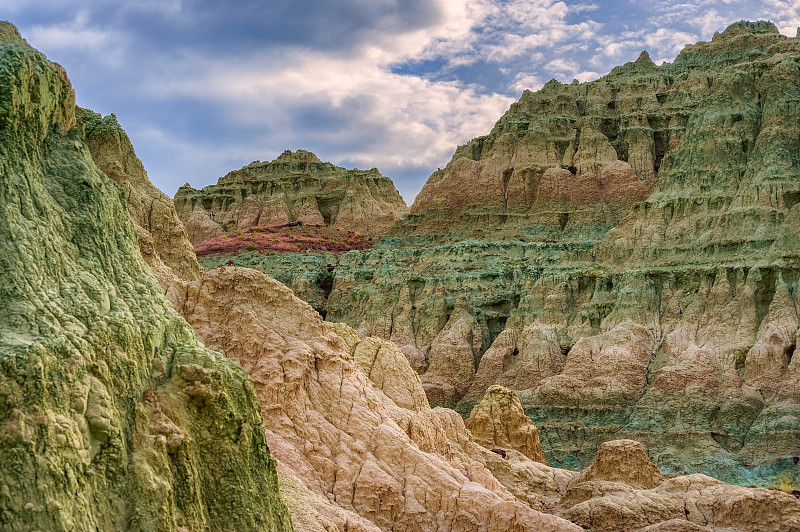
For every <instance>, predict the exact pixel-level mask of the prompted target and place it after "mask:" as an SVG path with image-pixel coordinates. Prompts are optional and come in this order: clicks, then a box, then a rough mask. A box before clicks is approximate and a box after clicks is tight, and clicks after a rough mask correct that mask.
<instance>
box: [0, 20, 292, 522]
mask: <svg viewBox="0 0 800 532" xmlns="http://www.w3.org/2000/svg"><path fill="white" fill-rule="evenodd" d="M75 112H76V108H75V101H74V94H73V92H72V88H71V86H70V83H69V80H68V79H67V76H66V74H65V72H64V70H63V69H62V68H61V67H60V66H59V65H56V64H54V63H50V62H49V61H47V59H46V58H45V57H44V56H43V55H42V54H40V53H38V52H36V51H35V50H33V49H32V48H30V47H29V46H28V44H27V43H26V42H25V41H24V40H22V38H21V37H20V36H19V33H18V32H17V30H16V29H15V28H14V27H13V26H12V25H10V24H9V23H7V22H0V301H2V304H0V463H2V464H3V467H2V468H0V528H2V529H3V530H170V531H172V530H201V529H211V530H223V529H230V528H236V529H242V530H245V529H246V530H292V524H291V522H290V521H289V517H288V514H287V511H286V508H285V506H284V505H283V502H282V501H281V499H280V497H279V494H278V480H277V476H276V470H275V461H274V459H273V458H272V457H271V455H270V453H269V450H268V448H267V445H266V441H265V438H264V428H263V422H262V420H261V418H260V416H259V415H258V413H259V407H258V403H257V402H256V400H255V396H254V393H253V387H252V383H251V380H250V379H249V378H248V377H247V375H246V374H245V373H244V372H243V371H242V370H241V368H240V367H239V366H237V365H236V364H234V363H232V362H231V361H229V360H227V359H225V358H224V357H222V356H220V355H219V354H218V353H215V352H213V351H211V350H209V349H207V348H206V347H204V346H203V345H202V344H201V343H200V342H199V341H198V340H197V339H196V337H195V336H194V333H193V332H192V330H191V328H190V327H189V326H188V325H187V323H186V322H185V321H184V320H183V319H182V318H181V317H180V316H179V315H178V314H177V313H176V312H175V311H174V310H173V309H172V307H171V305H170V304H169V303H168V302H167V300H166V299H165V298H164V297H163V296H162V294H161V290H160V288H159V286H158V284H157V283H156V282H155V280H154V279H153V276H152V275H151V273H150V271H149V269H148V267H147V265H146V264H145V263H144V261H143V260H142V258H141V255H140V253H139V249H138V247H137V245H136V234H137V232H136V231H137V228H135V227H134V224H133V223H132V222H131V218H130V216H129V215H128V213H127V210H126V205H125V202H124V198H123V195H122V194H121V193H120V188H119V187H118V186H117V185H115V184H114V183H113V182H112V181H111V180H109V179H108V178H107V177H106V176H105V175H103V173H101V172H100V170H99V169H98V168H97V166H96V165H95V163H94V162H93V161H92V157H91V156H90V154H89V150H88V149H87V144H88V142H87V139H86V137H85V136H84V132H83V128H82V127H81V125H80V124H78V123H77V121H76V116H75ZM129 197H130V196H129ZM130 205H131V207H132V208H139V203H138V202H137V201H132V202H131V204H130ZM173 216H174V212H173ZM162 236H165V235H162ZM159 242H161V241H159ZM164 251H165V255H167V256H169V257H171V258H172V259H174V258H175V255H174V254H173V253H172V252H171V250H169V249H165V250H164ZM179 253H180V252H179ZM176 263H177V261H176ZM190 272H193V273H194V274H195V275H198V274H199V269H198V268H197V265H196V264H194V265H192V267H191V268H190V269H188V270H186V271H184V272H183V273H184V274H186V275H189V274H190Z"/></svg>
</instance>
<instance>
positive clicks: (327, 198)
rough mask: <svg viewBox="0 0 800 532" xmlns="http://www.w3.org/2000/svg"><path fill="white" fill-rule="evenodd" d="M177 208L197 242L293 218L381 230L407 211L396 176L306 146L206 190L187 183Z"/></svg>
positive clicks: (256, 164) (238, 172)
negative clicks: (342, 162) (346, 164)
mask: <svg viewBox="0 0 800 532" xmlns="http://www.w3.org/2000/svg"><path fill="white" fill-rule="evenodd" d="M175 207H176V208H177V211H178V215H179V216H180V219H181V220H182V221H183V222H184V224H185V225H186V229H187V231H188V233H189V237H190V238H191V240H192V242H193V243H194V244H200V243H201V242H203V241H206V240H209V239H211V238H214V237H216V236H220V235H223V234H225V233H231V232H234V231H245V230H247V229H250V228H252V227H263V226H274V225H282V224H287V223H290V222H301V223H303V224H305V225H325V226H332V227H335V228H338V229H341V230H343V231H353V232H357V233H361V234H367V235H377V234H382V233H384V232H386V230H388V229H389V228H390V227H392V226H393V225H394V223H395V222H396V221H397V220H399V219H401V218H403V217H404V216H405V215H406V214H407V213H408V207H407V206H406V204H405V202H404V201H403V198H402V197H401V196H400V193H399V192H397V189H396V188H395V187H394V183H392V180H391V179H389V178H388V177H384V176H382V175H381V174H380V172H378V170H377V169H376V168H373V169H372V170H366V171H362V170H358V169H354V170H345V169H344V168H340V167H338V166H334V165H333V164H331V163H323V162H322V161H320V160H319V158H318V157H317V156H316V155H314V154H313V153H311V152H308V151H305V150H297V151H296V152H291V151H288V150H287V151H285V152H283V153H282V154H281V155H280V156H279V157H278V158H277V159H275V160H274V161H271V162H265V163H262V162H261V161H253V162H252V163H250V164H249V165H247V166H245V167H243V168H241V169H239V170H236V171H234V172H230V173H228V174H227V175H226V176H224V177H222V178H220V180H219V182H218V183H217V184H216V185H210V186H207V187H205V188H203V189H202V190H196V189H194V188H192V187H191V186H190V185H188V184H186V185H184V186H182V187H181V188H180V189H178V192H177V193H176V194H175Z"/></svg>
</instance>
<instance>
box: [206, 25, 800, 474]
mask: <svg viewBox="0 0 800 532" xmlns="http://www.w3.org/2000/svg"><path fill="white" fill-rule="evenodd" d="M798 61H800V39H797V38H787V37H784V36H781V35H779V34H778V32H777V30H776V29H775V27H774V26H773V25H772V24H770V23H766V22H757V23H749V22H740V23H736V24H733V25H732V26H730V27H729V28H728V29H726V30H725V31H724V32H722V33H720V34H718V35H716V36H715V37H714V39H713V40H712V41H711V42H708V43H698V44H696V45H692V46H688V47H686V48H685V49H684V50H683V51H682V52H681V54H680V55H679V56H678V57H677V58H676V60H675V61H674V62H673V63H671V64H669V63H666V64H664V65H661V66H656V65H654V64H653V63H652V62H651V61H650V60H649V58H648V57H647V56H646V54H645V55H643V56H642V57H640V58H639V59H638V60H637V61H636V62H633V63H628V64H625V65H623V66H621V67H617V68H615V69H614V70H613V71H612V72H611V73H610V74H609V75H607V76H605V77H603V78H601V79H600V80H597V81H594V82H590V83H584V84H572V85H561V84H558V83H556V82H550V83H548V84H547V85H546V86H545V87H544V88H543V89H542V90H541V91H538V92H536V93H532V92H526V93H525V94H524V95H523V96H522V98H521V99H520V101H519V102H517V103H516V104H514V105H513V106H512V107H511V109H510V110H509V112H508V113H506V115H505V116H504V117H503V118H501V119H500V121H498V123H497V124H496V126H495V127H494V129H493V130H492V132H491V133H490V134H489V135H488V136H486V137H481V138H478V139H475V140H474V141H472V142H470V143H468V144H467V145H465V146H462V147H459V148H458V150H457V151H456V154H455V156H454V158H453V161H452V162H451V163H450V165H449V166H448V167H447V168H445V169H443V170H441V171H439V172H436V173H434V174H433V175H432V176H431V178H430V180H429V182H428V184H427V185H426V187H425V189H424V191H423V193H421V194H420V196H419V198H418V200H417V202H415V205H414V206H413V207H412V214H411V216H410V217H409V218H408V219H407V220H405V221H403V222H400V223H398V224H397V225H396V226H395V228H394V229H393V230H392V233H391V234H392V235H393V236H392V237H389V238H385V239H384V240H383V241H382V242H381V243H379V244H378V245H377V246H376V248H375V249H372V250H364V251H357V252H350V253H346V254H342V255H340V256H339V257H338V258H335V257H329V256H322V255H308V256H303V257H298V258H296V259H293V258H292V257H291V256H287V255H283V256H281V257H279V258H278V257H276V256H268V255H260V256H256V255H247V256H241V257H238V258H234V261H235V262H237V263H239V264H245V265H249V266H252V267H255V268H259V269H261V270H262V271H265V272H267V273H270V274H271V273H276V274H278V275H279V277H280V278H281V280H283V281H285V282H286V283H287V285H289V286H292V287H293V288H296V289H297V290H298V294H300V295H301V296H302V297H304V298H307V299H308V300H309V301H312V302H313V304H314V306H315V308H317V309H318V310H319V311H320V312H321V313H323V314H324V315H325V316H326V319H329V320H335V321H342V322H345V323H347V324H349V325H350V326H352V327H353V328H354V329H356V330H357V331H358V332H359V333H360V334H362V335H370V336H379V337H382V338H387V339H391V340H393V341H394V342H396V343H397V344H398V345H400V346H401V348H402V351H403V352H404V353H405V354H406V355H407V356H408V357H409V360H410V361H411V362H412V366H413V367H414V368H415V369H416V370H417V372H418V373H419V374H420V375H421V378H422V382H423V384H425V385H426V387H425V389H426V391H427V392H428V393H429V399H431V400H432V401H433V402H434V404H437V403H438V404H445V405H452V404H455V405H456V408H457V410H458V411H459V412H460V413H461V414H462V415H464V416H465V417H466V416H467V415H468V414H469V412H470V411H471V409H472V407H473V406H474V404H475V403H476V402H477V401H478V400H480V398H481V397H482V396H483V394H484V393H485V391H486V389H487V388H488V387H489V386H490V385H492V384H500V385H503V386H507V387H509V388H511V389H513V390H515V391H517V392H518V393H519V395H520V397H521V400H522V404H523V406H524V408H525V410H526V413H527V414H528V415H529V416H530V417H531V418H532V420H533V421H534V423H535V424H536V426H537V427H538V428H539V431H540V439H541V443H542V446H543V448H544V450H545V453H546V456H547V459H548V461H549V463H551V464H553V465H560V466H565V467H570V468H574V469H577V468H582V467H586V466H588V465H589V463H590V462H591V460H592V458H593V457H594V454H595V452H596V450H597V448H598V447H599V445H600V444H601V443H602V442H604V441H607V440H610V439H614V438H633V439H636V440H640V441H643V442H645V443H646V444H647V445H648V448H649V449H650V453H651V456H652V457H653V459H654V460H655V462H656V464H657V465H658V466H659V467H660V468H661V470H662V472H663V473H670V474H678V473H690V472H702V473H705V474H709V475H712V476H715V477H717V478H721V479H724V480H726V481H731V482H739V483H743V484H759V485H767V484H772V483H774V482H775V480H776V477H777V475H778V474H779V473H781V472H787V473H788V474H791V473H792V472H794V474H795V475H797V474H798V470H797V466H796V464H795V461H796V460H795V458H796V457H800V357H798V356H797V355H796V354H795V353H796V349H797V339H798V336H799V335H800V334H799V333H800V327H798V323H800V322H799V320H798V310H797V309H798V304H800V301H798V288H800V287H799V286H798V279H800V260H799V258H800V253H799V252H800V248H798V246H800V244H798V242H800V238H798V230H797V228H798V227H799V226H800V207H799V206H798V204H800V158H798V153H800V140H798V139H800V131H798V127H797V124H798V123H800V122H798V120H797V118H798V115H800V104H798V101H800V66H798ZM567 174H569V176H568V175H567ZM455 191H458V193H455ZM217 260H223V258H219V259H217ZM224 260H227V257H225V258H224ZM293 260H294V261H295V262H294V264H295V269H294V270H293V267H292V266H291V265H290V263H291V262H292V261H293ZM301 261H302V264H301ZM323 280H324V281H323ZM323 282H324V285H323ZM323 288H324V289H323ZM470 352H471V353H472V359H471V360H470V356H469V355H470Z"/></svg>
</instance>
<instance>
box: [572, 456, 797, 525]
mask: <svg viewBox="0 0 800 532" xmlns="http://www.w3.org/2000/svg"><path fill="white" fill-rule="evenodd" d="M644 488H650V489H644ZM560 505H561V507H562V508H563V510H562V511H561V512H560V514H561V515H563V516H565V517H567V518H568V519H570V520H572V521H574V522H576V523H578V524H579V525H581V526H582V527H583V528H589V529H591V530H598V531H618V530H648V531H656V530H657V531H662V530H663V531H667V530H681V531H683V530H736V531H742V532H744V531H750V530H754V531H764V532H767V531H772V530H800V501H798V500H797V499H795V498H794V497H793V496H791V495H789V494H787V493H782V492H780V491H776V490H766V489H761V488H743V487H740V486H730V485H726V484H723V483H722V482H720V481H719V480H715V479H713V478H710V477H707V476H705V475H699V474H695V475H688V476H681V477H675V478H671V479H669V480H664V479H663V477H661V475H659V473H658V471H657V468H656V466H655V465H654V464H653V463H652V462H650V460H649V459H648V458H647V452H646V449H645V447H644V445H642V444H641V443H639V442H635V441H632V440H620V441H611V442H607V443H605V444H603V445H602V446H601V447H600V450H599V451H598V453H597V458H596V460H595V461H594V463H592V465H591V466H590V467H589V468H588V469H586V470H584V471H583V472H582V473H581V474H580V476H579V477H578V478H576V479H574V480H573V481H572V482H571V484H570V485H569V488H568V491H567V494H566V496H565V497H564V498H563V499H561V501H560Z"/></svg>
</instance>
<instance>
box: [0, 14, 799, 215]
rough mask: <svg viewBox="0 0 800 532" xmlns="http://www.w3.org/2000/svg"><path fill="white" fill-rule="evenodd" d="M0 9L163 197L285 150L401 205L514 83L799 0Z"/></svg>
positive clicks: (655, 52) (791, 21) (659, 47)
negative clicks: (128, 144) (111, 126)
mask: <svg viewBox="0 0 800 532" xmlns="http://www.w3.org/2000/svg"><path fill="white" fill-rule="evenodd" d="M2 18H7V19H8V20H10V21H11V22H13V23H14V24H15V25H17V27H18V28H19V29H20V32H21V33H22V35H23V37H25V38H26V39H27V40H28V42H29V43H30V44H31V45H33V46H34V47H36V48H38V49H39V50H41V51H42V52H44V53H45V54H46V55H47V57H48V58H49V59H50V60H52V61H56V62H58V63H61V64H62V65H63V66H64V67H65V68H66V70H67V74H68V75H69V77H70V79H71V80H72V84H73V86H74V87H75V92H76V94H77V102H78V105H81V106H83V107H88V108H90V109H93V110H94V111H97V112H99V113H102V114H103V115H106V114H109V113H112V112H113V113H115V114H116V116H117V119H118V120H119V122H120V123H121V124H122V126H123V128H125V130H126V131H127V132H128V135H129V136H130V137H131V140H132V141H133V145H134V147H135V149H136V152H137V154H138V155H139V157H140V158H141V159H142V161H143V162H144V165H145V168H146V169H147V171H148V173H149V175H150V179H151V180H152V181H153V183H155V184H156V186H158V187H159V188H160V189H161V190H163V191H164V192H166V193H167V194H169V195H170V196H172V195H174V193H175V191H176V190H177V188H178V187H179V186H180V185H182V184H183V183H186V182H188V183H190V184H192V185H193V186H195V187H197V188H200V187H202V186H205V185H209V184H212V183H215V182H216V181H217V179H218V178H219V177H220V176H222V175H224V174H225V173H227V172H228V171H229V170H233V169H237V168H240V167H241V166H244V165H246V164H248V163H249V162H251V161H253V160H256V159H258V160H262V161H269V160H272V159H274V158H275V157H277V156H278V155H279V154H280V153H281V152H282V151H284V150H286V149H290V150H297V149H301V148H302V149H307V150H311V151H313V152H315V153H316V154H317V155H318V156H319V157H320V158H321V159H322V160H323V161H330V162H333V163H335V164H337V165H339V166H344V167H347V168H353V167H357V168H362V169H368V168H372V167H377V168H378V169H379V170H380V171H381V172H382V173H383V174H384V175H387V176H389V177H392V178H393V179H394V181H395V184H396V185H397V188H398V189H399V190H400V192H401V193H402V194H403V196H404V198H405V199H406V202H408V203H409V204H410V203H411V202H412V201H413V199H414V196H415V195H416V194H417V192H418V191H419V189H420V188H421V187H422V185H423V183H424V182H425V180H426V179H427V178H428V176H429V175H430V174H431V173H432V172H433V171H434V170H436V168H437V167H443V166H444V165H445V164H447V162H448V161H449V159H450V157H451V156H452V154H453V152H454V150H455V148H456V146H457V145H458V144H463V143H465V142H466V141H468V140H470V139H471V138H473V137H476V136H478V135H484V134H486V133H488V132H489V130H490V129H491V127H492V125H493V124H494V122H495V121H497V119H498V118H500V116H501V115H502V114H503V113H504V112H505V111H506V110H507V109H508V106H509V105H510V104H511V103H512V102H513V101H515V100H516V99H518V98H519V96H520V95H521V94H522V91H523V90H524V89H526V88H528V89H532V90H536V89H538V88H540V87H541V86H542V85H544V83H545V82H547V81H548V80H549V79H551V78H555V79H557V80H559V81H561V82H564V83H569V82H571V81H572V80H573V79H576V78H577V79H578V80H580V81H589V80H593V79H596V78H598V77H600V76H602V75H604V74H606V73H608V72H609V71H610V70H611V68H612V67H613V66H615V65H617V64H621V63H624V62H627V61H633V60H635V59H636V58H637V57H638V55H639V53H640V52H641V51H642V50H644V49H646V50H648V52H649V53H650V56H651V58H652V59H653V60H654V61H656V62H657V63H658V62H660V61H670V62H671V61H673V60H674V58H675V56H676V55H677V53H678V52H679V51H680V50H681V48H683V46H684V45H685V44H689V43H694V42H697V41H699V40H709V39H710V38H711V37H712V36H713V34H714V32H715V31H722V30H723V29H724V28H725V27H726V26H727V25H728V24H730V23H731V22H735V21H737V20H741V19H747V20H758V19H766V20H772V21H773V22H775V24H776V25H777V26H778V29H779V30H780V31H781V32H782V33H784V34H785V35H790V36H794V35H795V33H796V30H797V27H798V26H800V0H761V1H758V0H742V1H738V0H698V1H695V2H679V1H673V0H651V1H640V0H635V1H634V0H627V1H626V0H617V1H614V0H607V1H597V0H596V1H591V0H585V1H553V0H507V1H503V0H405V1H403V0H267V1H264V0H245V1H236V2H222V1H212V0H127V1H119V2H114V1H109V0H82V1H81V2H75V1H74V0H35V1H29V0H0V19H2Z"/></svg>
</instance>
